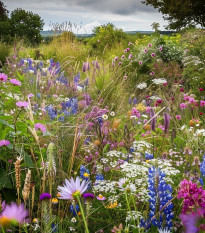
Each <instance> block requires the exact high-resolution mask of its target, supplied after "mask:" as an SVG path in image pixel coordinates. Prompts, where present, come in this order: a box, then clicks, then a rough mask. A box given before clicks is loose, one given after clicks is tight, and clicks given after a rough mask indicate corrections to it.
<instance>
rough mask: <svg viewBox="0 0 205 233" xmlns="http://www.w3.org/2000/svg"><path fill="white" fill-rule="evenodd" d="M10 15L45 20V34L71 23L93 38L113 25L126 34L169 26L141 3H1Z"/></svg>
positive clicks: (132, 0) (62, 0) (65, 0)
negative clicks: (15, 12)
mask: <svg viewBox="0 0 205 233" xmlns="http://www.w3.org/2000/svg"><path fill="white" fill-rule="evenodd" d="M1 1H2V2H3V3H4V4H5V5H6V6H7V9H8V10H9V11H13V10H14V9H16V8H22V9H24V10H26V11H32V12H33V13H35V14H38V15H40V16H41V18H42V19H43V20H44V22H45V25H44V30H49V29H51V26H49V25H50V24H52V25H53V26H52V28H54V27H55V25H57V24H62V23H63V22H66V21H67V22H69V21H70V23H71V25H72V31H73V32H74V33H79V34H81V33H82V34H84V33H87V34H90V33H92V29H93V28H94V27H95V26H99V25H103V24H107V23H109V22H110V23H113V24H114V25H115V26H116V27H117V28H122V29H123V30H124V31H151V30H152V27H151V24H152V23H153V22H157V23H159V24H160V30H164V26H165V25H167V22H166V21H164V20H163V18H162V15H161V13H159V12H158V11H157V10H156V9H154V8H153V7H152V6H146V5H144V4H142V3H141V0H1Z"/></svg>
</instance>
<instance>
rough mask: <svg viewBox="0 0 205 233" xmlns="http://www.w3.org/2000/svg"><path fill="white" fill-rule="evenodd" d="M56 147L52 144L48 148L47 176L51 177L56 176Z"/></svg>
mask: <svg viewBox="0 0 205 233" xmlns="http://www.w3.org/2000/svg"><path fill="white" fill-rule="evenodd" d="M54 156H55V145H54V143H52V142H51V143H50V144H49V145H48V148H47V162H46V170H47V174H48V175H49V176H50V177H54V176H55V175H56V162H55V157H54Z"/></svg>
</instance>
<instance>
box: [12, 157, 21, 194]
mask: <svg viewBox="0 0 205 233" xmlns="http://www.w3.org/2000/svg"><path fill="white" fill-rule="evenodd" d="M22 160H23V158H22V157H21V156H19V157H17V160H16V162H15V163H14V165H15V178H16V188H17V192H18V196H19V189H20V187H21V165H20V163H21V161H22Z"/></svg>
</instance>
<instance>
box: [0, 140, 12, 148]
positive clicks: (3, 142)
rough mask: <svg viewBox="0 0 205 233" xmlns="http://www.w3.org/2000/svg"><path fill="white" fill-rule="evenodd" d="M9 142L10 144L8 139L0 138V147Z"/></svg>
mask: <svg viewBox="0 0 205 233" xmlns="http://www.w3.org/2000/svg"><path fill="white" fill-rule="evenodd" d="M9 144H10V141H8V140H0V147H2V146H8V145H9Z"/></svg>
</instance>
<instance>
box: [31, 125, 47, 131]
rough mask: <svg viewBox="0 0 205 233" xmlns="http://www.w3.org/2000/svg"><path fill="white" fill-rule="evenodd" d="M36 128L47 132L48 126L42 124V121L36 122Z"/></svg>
mask: <svg viewBox="0 0 205 233" xmlns="http://www.w3.org/2000/svg"><path fill="white" fill-rule="evenodd" d="M34 127H35V130H38V129H40V130H41V132H42V133H45V132H46V127H45V125H43V124H41V123H37V124H35V126H34Z"/></svg>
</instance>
